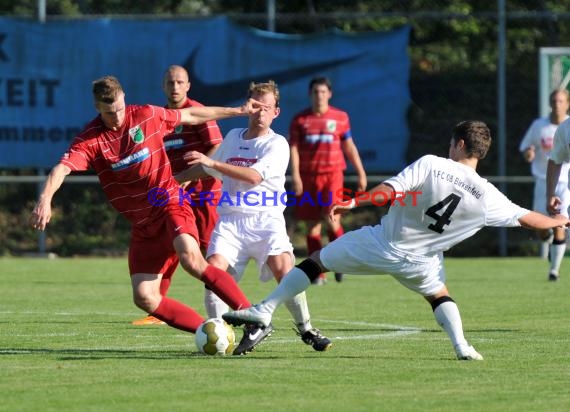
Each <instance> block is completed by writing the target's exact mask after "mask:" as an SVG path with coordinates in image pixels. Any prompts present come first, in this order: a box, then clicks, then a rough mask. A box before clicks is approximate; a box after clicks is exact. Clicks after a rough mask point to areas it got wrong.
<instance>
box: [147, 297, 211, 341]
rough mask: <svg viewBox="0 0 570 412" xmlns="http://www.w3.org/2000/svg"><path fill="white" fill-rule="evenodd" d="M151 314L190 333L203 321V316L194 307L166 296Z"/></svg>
mask: <svg viewBox="0 0 570 412" xmlns="http://www.w3.org/2000/svg"><path fill="white" fill-rule="evenodd" d="M151 315H152V316H154V317H155V318H157V319H160V320H162V321H164V322H166V323H167V324H168V325H169V326H172V327H173V328H176V329H180V330H183V331H186V332H192V333H194V332H196V329H197V328H198V326H200V325H201V324H202V322H204V318H202V316H200V314H199V313H197V312H196V311H195V310H194V309H192V308H190V307H189V306H186V305H184V304H183V303H181V302H178V301H177V300H174V299H171V298H167V297H166V296H164V297H163V298H162V299H161V301H160V304H159V305H158V307H157V308H156V310H155V311H154V312H153V313H151Z"/></svg>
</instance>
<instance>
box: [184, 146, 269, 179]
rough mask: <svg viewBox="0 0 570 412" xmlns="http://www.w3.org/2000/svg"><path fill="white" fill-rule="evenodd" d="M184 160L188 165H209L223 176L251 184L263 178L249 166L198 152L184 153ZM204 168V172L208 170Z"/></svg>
mask: <svg viewBox="0 0 570 412" xmlns="http://www.w3.org/2000/svg"><path fill="white" fill-rule="evenodd" d="M184 160H186V162H188V164H189V165H202V166H204V167H209V168H210V169H214V170H215V171H217V172H219V173H221V174H223V175H225V176H228V177H231V178H233V179H237V180H241V181H243V182H246V183H250V184H251V185H253V186H255V185H258V184H260V183H261V182H262V180H263V178H262V177H261V175H260V174H259V172H258V171H257V170H255V169H253V168H251V167H244V166H236V165H232V164H229V163H224V162H219V161H217V160H213V159H211V158H209V157H208V156H206V155H205V154H203V153H200V152H196V151H191V152H188V153H186V154H185V155H184ZM204 170H205V172H206V173H207V172H208V170H207V169H204Z"/></svg>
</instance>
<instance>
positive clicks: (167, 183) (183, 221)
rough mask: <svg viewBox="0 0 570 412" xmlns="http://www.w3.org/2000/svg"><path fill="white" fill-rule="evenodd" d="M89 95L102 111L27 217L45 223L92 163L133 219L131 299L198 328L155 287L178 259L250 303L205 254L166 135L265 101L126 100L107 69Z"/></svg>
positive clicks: (236, 303) (173, 322)
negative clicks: (185, 103) (235, 104)
mask: <svg viewBox="0 0 570 412" xmlns="http://www.w3.org/2000/svg"><path fill="white" fill-rule="evenodd" d="M93 97H94V100H95V108H96V109H97V111H98V112H99V116H97V117H96V118H95V119H93V120H92V121H91V122H90V123H89V124H88V125H87V126H86V127H85V128H84V129H83V131H82V132H81V133H80V134H79V135H78V136H77V137H75V139H74V140H73V141H72V143H71V146H70V147H69V149H68V151H67V152H66V153H65V154H64V155H63V157H62V159H61V160H60V162H59V164H57V165H56V166H55V167H54V168H53V169H52V171H51V172H50V174H49V176H48V178H47V180H46V183H45V186H44V188H43V190H42V192H41V194H40V196H39V199H38V202H37V203H36V205H35V207H34V209H33V212H32V215H31V217H30V223H31V225H32V226H33V227H34V228H36V229H39V230H44V229H45V227H46V225H47V224H48V222H49V221H50V218H51V199H52V197H53V195H54V194H55V192H56V191H57V190H58V189H59V187H60V186H61V184H62V183H63V181H64V179H65V177H66V176H67V175H68V174H69V173H71V172H72V171H81V170H87V169H94V170H95V171H96V173H97V176H98V178H99V181H100V183H101V186H102V188H103V190H104V192H105V194H106V196H107V198H108V199H109V201H110V202H111V204H112V205H113V207H114V208H115V209H117V211H118V212H119V213H121V214H122V215H123V216H125V217H126V218H127V219H128V220H129V221H130V223H131V225H132V233H131V242H130V247H129V271H130V274H131V285H132V288H133V300H134V303H135V305H136V306H138V307H139V308H140V309H142V310H144V311H146V312H147V313H150V314H151V315H153V316H155V317H156V318H158V319H160V320H162V321H164V322H166V323H167V324H168V325H170V326H172V327H175V328H178V329H181V330H184V331H188V332H195V331H196V328H197V327H198V326H199V325H200V324H201V323H202V322H203V321H204V319H203V318H202V316H201V315H200V314H198V313H197V312H196V311H195V310H194V309H192V308H190V307H188V306H186V305H184V304H183V303H181V302H179V301H177V300H174V299H171V298H168V297H166V296H162V295H161V293H160V281H161V278H162V277H163V275H164V274H167V273H169V269H170V268H171V267H172V266H174V267H175V266H176V265H178V261H180V264H181V265H182V267H183V268H184V269H185V270H186V271H187V272H189V273H190V274H191V275H192V276H194V277H196V278H197V279H199V280H201V281H202V282H204V283H205V284H206V285H207V286H208V287H210V288H211V289H212V290H214V291H215V293H216V294H217V295H218V296H220V297H221V298H222V299H224V300H225V301H226V302H227V303H228V304H229V305H230V306H231V307H248V306H250V302H249V300H248V299H247V298H246V297H245V295H244V294H243V293H242V291H241V290H240V289H239V287H238V285H237V284H236V282H235V281H234V280H233V278H232V277H231V276H230V275H229V274H228V273H226V272H224V271H222V270H220V269H218V268H215V267H213V266H211V265H209V264H208V263H207V262H206V260H205V259H204V258H203V256H202V253H201V252H200V248H199V247H198V234H197V230H196V225H195V221H194V216H193V214H192V211H191V209H190V208H188V207H186V206H183V205H180V204H179V194H178V184H177V183H176V181H175V180H174V177H173V176H172V171H171V168H170V163H169V161H168V158H167V155H166V151H165V149H164V142H163V138H164V136H165V135H167V134H169V133H171V132H172V131H173V130H174V128H175V127H176V126H177V125H179V124H182V123H183V124H198V123H203V122H206V121H209V120H214V119H222V118H227V117H233V116H247V115H249V114H251V113H255V112H257V111H258V110H260V107H263V105H261V104H260V103H259V102H255V101H254V100H251V99H250V100H248V101H247V103H246V104H244V105H243V106H242V107H239V108H224V107H190V108H186V109H181V110H172V109H165V108H162V107H157V106H150V105H146V106H134V105H126V104H125V93H124V92H123V89H122V86H121V84H120V83H119V81H118V80H117V79H116V78H115V77H112V76H106V77H103V78H101V79H98V80H95V81H94V82H93Z"/></svg>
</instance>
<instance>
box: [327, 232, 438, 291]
mask: <svg viewBox="0 0 570 412" xmlns="http://www.w3.org/2000/svg"><path fill="white" fill-rule="evenodd" d="M320 258H321V262H322V263H323V265H324V266H325V267H326V268H327V269H328V270H330V271H332V272H338V273H346V274H352V275H379V274H388V275H392V276H393V277H394V278H395V279H396V280H397V281H398V282H400V283H401V284H402V285H404V286H405V287H407V288H408V289H411V290H413V291H414V292H417V293H419V294H421V295H422V296H430V295H433V294H435V293H437V292H439V291H440V290H441V289H443V287H444V286H445V271H444V269H443V254H442V253H439V254H436V255H433V256H423V255H415V254H413V253H408V252H404V251H402V250H399V249H396V248H395V247H394V246H392V245H391V244H389V243H388V242H386V241H385V240H384V236H383V233H382V226H381V225H376V226H364V227H362V228H360V229H358V230H354V231H351V232H347V233H345V234H344V235H342V236H341V237H339V238H338V239H336V240H334V241H333V242H331V243H329V244H328V245H326V246H325V247H324V248H323V249H322V250H321V254H320Z"/></svg>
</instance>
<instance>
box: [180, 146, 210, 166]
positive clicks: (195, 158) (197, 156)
mask: <svg viewBox="0 0 570 412" xmlns="http://www.w3.org/2000/svg"><path fill="white" fill-rule="evenodd" d="M184 160H185V161H186V163H187V164H188V165H190V166H193V165H197V164H201V165H203V166H206V167H213V166H214V161H213V160H212V159H210V158H209V157H208V156H206V155H205V154H204V153H200V152H197V151H195V150H193V151H190V152H186V153H184Z"/></svg>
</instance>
